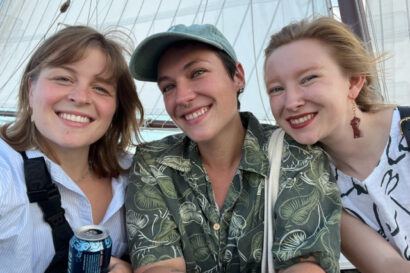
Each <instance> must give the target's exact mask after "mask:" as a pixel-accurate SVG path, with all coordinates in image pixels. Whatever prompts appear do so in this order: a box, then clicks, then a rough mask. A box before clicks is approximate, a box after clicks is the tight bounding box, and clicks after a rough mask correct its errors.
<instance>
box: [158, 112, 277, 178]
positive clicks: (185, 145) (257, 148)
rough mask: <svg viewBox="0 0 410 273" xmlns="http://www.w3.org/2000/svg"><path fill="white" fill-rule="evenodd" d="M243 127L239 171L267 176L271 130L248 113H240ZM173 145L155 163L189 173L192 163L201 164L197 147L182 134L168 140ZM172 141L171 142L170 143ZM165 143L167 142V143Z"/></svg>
mask: <svg viewBox="0 0 410 273" xmlns="http://www.w3.org/2000/svg"><path fill="white" fill-rule="evenodd" d="M240 116H241V120H242V124H243V126H244V127H245V128H246V134H245V140H244V145H243V147H242V158H241V161H240V164H239V169H241V170H244V171H249V172H254V173H257V174H260V175H263V176H265V177H266V176H267V175H268V171H269V160H268V158H267V151H266V149H267V142H268V139H269V136H270V134H271V132H272V130H266V127H271V128H273V127H272V126H270V125H262V124H260V123H259V121H258V120H257V119H256V117H255V116H254V115H253V114H251V113H249V112H241V113H240ZM169 140H171V141H170V142H169V143H173V144H172V145H171V146H170V147H169V148H168V149H166V150H165V151H164V153H163V154H162V156H159V157H158V159H157V162H158V163H160V164H162V165H165V166H168V167H170V168H173V169H175V170H178V171H180V172H189V171H191V169H192V164H195V163H194V162H201V159H200V157H199V152H198V145H197V144H196V143H195V142H193V141H192V140H190V139H189V138H188V137H187V136H186V135H184V134H178V135H175V136H171V138H168V141H169ZM172 140H173V141H172ZM168 141H167V142H168Z"/></svg>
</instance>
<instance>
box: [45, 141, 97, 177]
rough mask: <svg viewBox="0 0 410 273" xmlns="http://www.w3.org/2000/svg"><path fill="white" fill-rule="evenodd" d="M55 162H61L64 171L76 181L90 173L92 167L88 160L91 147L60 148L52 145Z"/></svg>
mask: <svg viewBox="0 0 410 273" xmlns="http://www.w3.org/2000/svg"><path fill="white" fill-rule="evenodd" d="M51 150H52V156H51V157H50V155H48V156H49V157H50V158H51V159H52V160H53V161H54V162H56V163H57V164H59V165H60V166H61V168H62V169H63V170H64V172H65V173H66V174H67V175H68V176H69V177H70V178H71V179H72V180H73V181H74V182H76V183H79V182H81V181H82V180H83V179H84V178H85V177H87V176H88V175H90V173H91V168H90V165H89V160H88V152H89V147H85V148H81V149H59V148H56V147H51Z"/></svg>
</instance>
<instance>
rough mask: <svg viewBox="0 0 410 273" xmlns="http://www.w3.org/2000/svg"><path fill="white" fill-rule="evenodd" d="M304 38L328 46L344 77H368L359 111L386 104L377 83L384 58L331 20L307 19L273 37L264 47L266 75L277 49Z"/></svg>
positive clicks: (357, 102)
mask: <svg viewBox="0 0 410 273" xmlns="http://www.w3.org/2000/svg"><path fill="white" fill-rule="evenodd" d="M302 39H315V40H317V41H319V42H321V43H322V44H323V45H325V46H327V47H328V48H329V49H330V52H331V55H332V57H333V58H334V60H335V61H336V62H337V63H338V65H339V66H340V68H341V69H342V71H343V72H344V73H345V75H348V76H358V75H365V77H366V78H365V82H364V85H363V87H362V90H361V91H360V93H359V95H358V96H357V98H356V104H357V105H358V107H359V108H360V110H362V111H364V112H375V111H377V110H379V109H381V108H383V107H384V106H385V105H386V104H385V103H384V98H383V95H382V93H381V92H380V89H379V88H378V81H377V68H376V64H377V62H378V61H380V60H381V58H382V56H379V57H375V56H372V54H370V52H369V51H368V50H367V49H366V47H365V45H364V44H363V43H362V42H361V41H360V40H359V39H358V38H357V37H356V36H355V35H354V33H353V32H352V31H351V30H350V29H349V28H348V26H347V25H345V24H343V23H341V22H339V21H337V20H335V19H333V18H330V17H318V18H316V19H312V20H308V19H304V20H302V21H299V22H296V23H292V24H289V25H287V26H285V27H283V28H282V29H281V30H280V31H279V32H277V33H275V34H273V35H272V36H271V38H270V41H269V44H268V46H267V47H266V48H265V63H264V70H265V71H264V73H265V74H266V62H267V60H268V58H269V56H270V55H271V54H272V52H273V51H274V50H275V49H277V48H278V47H280V46H282V45H286V44H289V43H291V42H293V41H297V40H302Z"/></svg>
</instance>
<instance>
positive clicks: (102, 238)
mask: <svg viewBox="0 0 410 273" xmlns="http://www.w3.org/2000/svg"><path fill="white" fill-rule="evenodd" d="M111 246H112V241H111V237H110V235H109V234H108V231H107V229H105V228H104V227H102V226H97V225H88V226H82V227H80V228H78V229H77V230H75V231H74V236H73V237H72V238H71V240H70V249H69V252H68V270H67V272H68V273H105V272H108V266H109V264H110V258H111Z"/></svg>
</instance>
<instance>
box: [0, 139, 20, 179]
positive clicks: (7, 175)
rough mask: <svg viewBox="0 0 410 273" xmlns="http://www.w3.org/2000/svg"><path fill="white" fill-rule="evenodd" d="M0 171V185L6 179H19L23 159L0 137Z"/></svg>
mask: <svg viewBox="0 0 410 273" xmlns="http://www.w3.org/2000/svg"><path fill="white" fill-rule="evenodd" d="M0 172H1V176H2V180H1V182H2V183H0V187H4V186H5V185H6V184H7V181H10V183H12V181H13V180H21V179H22V175H23V159H22V157H21V155H20V153H18V152H17V151H15V150H14V149H13V148H12V147H11V146H10V145H8V144H7V143H6V142H5V141H4V140H3V139H1V138H0Z"/></svg>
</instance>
